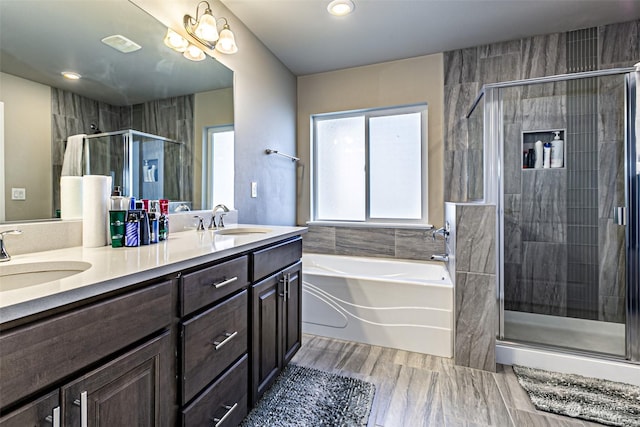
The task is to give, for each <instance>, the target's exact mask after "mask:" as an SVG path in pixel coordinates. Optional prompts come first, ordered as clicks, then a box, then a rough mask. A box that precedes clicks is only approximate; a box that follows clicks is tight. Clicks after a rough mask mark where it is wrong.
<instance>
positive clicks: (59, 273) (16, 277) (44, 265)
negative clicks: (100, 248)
mask: <svg viewBox="0 0 640 427" xmlns="http://www.w3.org/2000/svg"><path fill="white" fill-rule="evenodd" d="M89 267H91V264H90V263H88V262H82V261H56V262H31V263H25V264H5V265H0V292H2V291H10V290H13V289H19V288H25V287H29V286H34V285H39V284H41V283H46V282H51V281H53V280H59V279H64V278H65V277H69V276H73V275H74V274H78V273H82V272H83V271H86V270H87V269H89Z"/></svg>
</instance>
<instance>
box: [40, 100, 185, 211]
mask: <svg viewBox="0 0 640 427" xmlns="http://www.w3.org/2000/svg"><path fill="white" fill-rule="evenodd" d="M51 107H52V108H51V111H52V129H51V133H52V135H51V144H52V147H51V151H52V178H53V182H54V183H58V182H60V172H61V170H62V159H63V158H64V149H65V141H66V139H67V137H68V136H70V135H76V134H79V133H91V128H90V126H91V124H95V125H96V126H97V127H98V128H99V129H100V130H101V131H103V132H113V131H118V130H123V129H131V128H133V129H135V130H139V131H142V132H147V133H152V134H155V135H160V136H164V137H167V138H171V139H175V140H177V141H183V142H184V143H185V148H186V149H185V150H184V151H185V157H184V158H183V159H182V160H181V161H180V162H181V163H182V165H183V172H184V176H183V179H182V194H181V197H182V199H183V200H190V199H191V193H192V177H193V171H192V170H191V164H192V161H191V156H192V153H193V144H194V139H193V113H194V97H193V95H187V96H181V97H174V98H167V99H162V100H157V101H150V102H147V103H144V104H138V105H134V106H122V107H119V106H114V105H110V104H107V103H104V102H100V101H96V100H93V99H89V98H85V97H82V96H79V95H76V94H74V93H72V92H68V91H65V90H62V89H56V88H51ZM168 161H169V162H171V161H176V162H177V161H178V160H173V159H168ZM171 185H178V182H177V180H176V182H173V183H172V184H171ZM173 194H175V191H174V193H173ZM59 208H60V192H59V186H58V185H54V186H53V210H54V212H52V216H53V214H54V213H55V210H56V209H59Z"/></svg>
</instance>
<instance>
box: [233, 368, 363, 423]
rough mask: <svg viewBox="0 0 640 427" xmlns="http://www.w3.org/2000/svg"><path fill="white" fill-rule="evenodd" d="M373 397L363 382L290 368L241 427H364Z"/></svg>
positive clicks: (259, 402) (317, 371) (285, 370)
mask: <svg viewBox="0 0 640 427" xmlns="http://www.w3.org/2000/svg"><path fill="white" fill-rule="evenodd" d="M374 393H375V386H374V385H373V384H371V383H368V382H366V381H362V380H359V379H356V378H349V377H344V376H341V375H336V374H332V373H329V372H324V371H319V370H317V369H311V368H305V367H303V366H299V365H295V364H290V365H288V366H287V367H285V368H284V369H283V371H282V373H281V374H280V375H279V376H278V378H277V379H276V381H275V382H274V383H273V385H272V386H271V388H270V389H269V390H267V391H266V392H265V393H264V394H263V395H262V398H261V399H260V400H259V401H258V403H257V404H256V406H255V407H254V408H253V409H252V410H251V412H249V415H247V417H246V418H245V419H244V420H243V421H242V424H241V426H243V427H254V426H256V427H257V426H265V427H266V426H269V427H273V426H283V427H284V426H296V427H297V426H314V427H316V426H366V425H367V421H368V419H369V413H370V412H371V404H372V403H373V395H374Z"/></svg>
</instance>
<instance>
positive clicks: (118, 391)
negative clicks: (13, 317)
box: [0, 281, 175, 427]
mask: <svg viewBox="0 0 640 427" xmlns="http://www.w3.org/2000/svg"><path fill="white" fill-rule="evenodd" d="M171 301H172V282H171V281H165V282H161V283H158V284H152V285H149V286H146V287H144V288H142V289H138V290H135V291H132V292H128V293H125V294H122V295H119V296H116V297H112V298H107V299H105V300H103V301H100V302H97V303H93V304H89V305H86V306H82V307H79V308H76V309H73V310H70V311H67V312H62V313H58V314H55V315H52V316H50V317H47V318H44V319H40V320H37V321H34V322H31V323H27V324H25V325H22V326H18V327H16V328H12V329H7V330H4V329H3V330H2V331H1V332H0V381H1V387H0V399H1V400H0V402H1V405H0V406H1V407H2V408H3V409H2V411H3V412H2V415H1V418H0V426H2V427H8V426H14V425H36V426H39V425H43V426H44V425H46V426H51V425H58V426H75V425H82V426H102V425H104V426H113V425H136V426H157V425H170V424H171V423H172V419H173V418H174V417H175V415H174V413H173V412H175V410H174V409H173V408H174V404H173V402H174V397H173V396H174V394H175V392H174V389H175V387H174V386H173V374H172V372H175V370H174V369H173V360H174V357H173V352H172V343H171V339H170V332H169V327H170V323H171V319H172V316H171V306H172V304H171ZM31 396H35V397H31ZM25 401H26V403H22V404H21V403H20V402H25ZM18 405H20V406H18ZM16 406H18V407H17V408H16ZM7 409H9V410H7ZM25 423H28V424H25Z"/></svg>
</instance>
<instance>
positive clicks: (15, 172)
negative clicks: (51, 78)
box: [0, 73, 53, 221]
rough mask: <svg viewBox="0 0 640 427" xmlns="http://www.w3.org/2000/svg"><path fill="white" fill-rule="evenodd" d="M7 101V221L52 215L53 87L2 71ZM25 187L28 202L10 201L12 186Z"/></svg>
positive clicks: (0, 87) (1, 90) (0, 91)
mask: <svg viewBox="0 0 640 427" xmlns="http://www.w3.org/2000/svg"><path fill="white" fill-rule="evenodd" d="M0 101H2V102H4V132H5V134H4V142H5V143H4V158H5V161H4V165H3V168H4V173H5V195H6V196H7V197H6V200H5V202H6V204H5V214H6V215H5V216H6V218H5V219H6V220H7V221H15V220H18V219H20V220H29V219H39V218H50V217H51V216H52V212H51V199H52V197H53V196H52V194H51V191H52V187H51V185H52V184H51V88H50V87H49V86H46V85H42V84H39V83H34V82H32V81H30V80H25V79H22V78H19V77H15V76H12V75H10V74H5V73H0ZM12 187H17V188H25V189H26V192H27V199H26V200H25V201H14V200H11V188H12Z"/></svg>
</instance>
